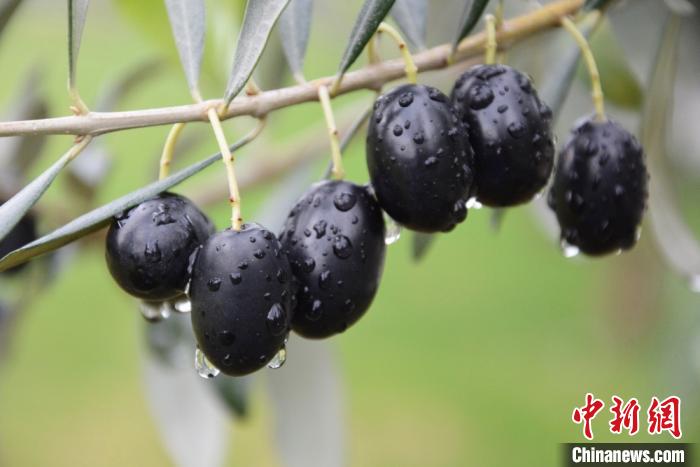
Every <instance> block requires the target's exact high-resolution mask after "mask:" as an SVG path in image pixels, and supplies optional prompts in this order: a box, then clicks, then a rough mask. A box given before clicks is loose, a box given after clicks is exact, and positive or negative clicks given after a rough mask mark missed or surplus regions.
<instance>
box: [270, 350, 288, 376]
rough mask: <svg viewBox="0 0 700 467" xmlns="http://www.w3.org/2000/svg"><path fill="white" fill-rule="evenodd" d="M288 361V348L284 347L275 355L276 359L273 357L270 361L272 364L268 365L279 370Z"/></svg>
mask: <svg viewBox="0 0 700 467" xmlns="http://www.w3.org/2000/svg"><path fill="white" fill-rule="evenodd" d="M286 361H287V347H286V346H284V345H283V346H282V348H281V349H280V350H279V352H277V353H276V354H275V356H274V357H272V360H270V363H268V364H267V367H268V368H272V369H273V370H277V369H278V368H282V365H284V362H286Z"/></svg>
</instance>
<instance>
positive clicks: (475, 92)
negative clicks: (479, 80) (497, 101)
mask: <svg viewBox="0 0 700 467" xmlns="http://www.w3.org/2000/svg"><path fill="white" fill-rule="evenodd" d="M493 98H494V95H493V91H492V90H491V88H490V87H488V85H486V84H475V85H473V86H472V87H471V88H469V91H468V93H467V100H468V102H469V107H471V108H472V109H474V110H479V109H483V108H484V107H488V105H489V104H491V102H492V101H493Z"/></svg>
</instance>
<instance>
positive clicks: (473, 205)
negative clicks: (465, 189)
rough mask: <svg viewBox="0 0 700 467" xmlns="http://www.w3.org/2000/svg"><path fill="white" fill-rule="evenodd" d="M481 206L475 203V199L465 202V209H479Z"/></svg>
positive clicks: (477, 202)
mask: <svg viewBox="0 0 700 467" xmlns="http://www.w3.org/2000/svg"><path fill="white" fill-rule="evenodd" d="M482 207H483V205H482V204H481V203H480V202H479V201H477V199H476V197H472V198H469V199H468V200H467V209H481V208H482Z"/></svg>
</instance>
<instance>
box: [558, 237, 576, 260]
mask: <svg viewBox="0 0 700 467" xmlns="http://www.w3.org/2000/svg"><path fill="white" fill-rule="evenodd" d="M561 252H562V254H563V255H564V257H565V258H573V257H575V256H578V254H579V253H580V252H581V250H579V248H578V247H577V246H576V245H572V244H570V243H569V242H567V241H566V240H564V239H562V241H561Z"/></svg>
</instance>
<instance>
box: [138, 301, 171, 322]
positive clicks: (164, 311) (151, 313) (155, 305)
mask: <svg viewBox="0 0 700 467" xmlns="http://www.w3.org/2000/svg"><path fill="white" fill-rule="evenodd" d="M139 310H140V311H141V315H142V316H143V317H144V319H145V320H146V321H149V322H151V323H155V322H158V321H161V320H163V319H166V318H167V317H168V316H170V304H169V303H168V302H147V301H145V300H142V301H140V302H139Z"/></svg>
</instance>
